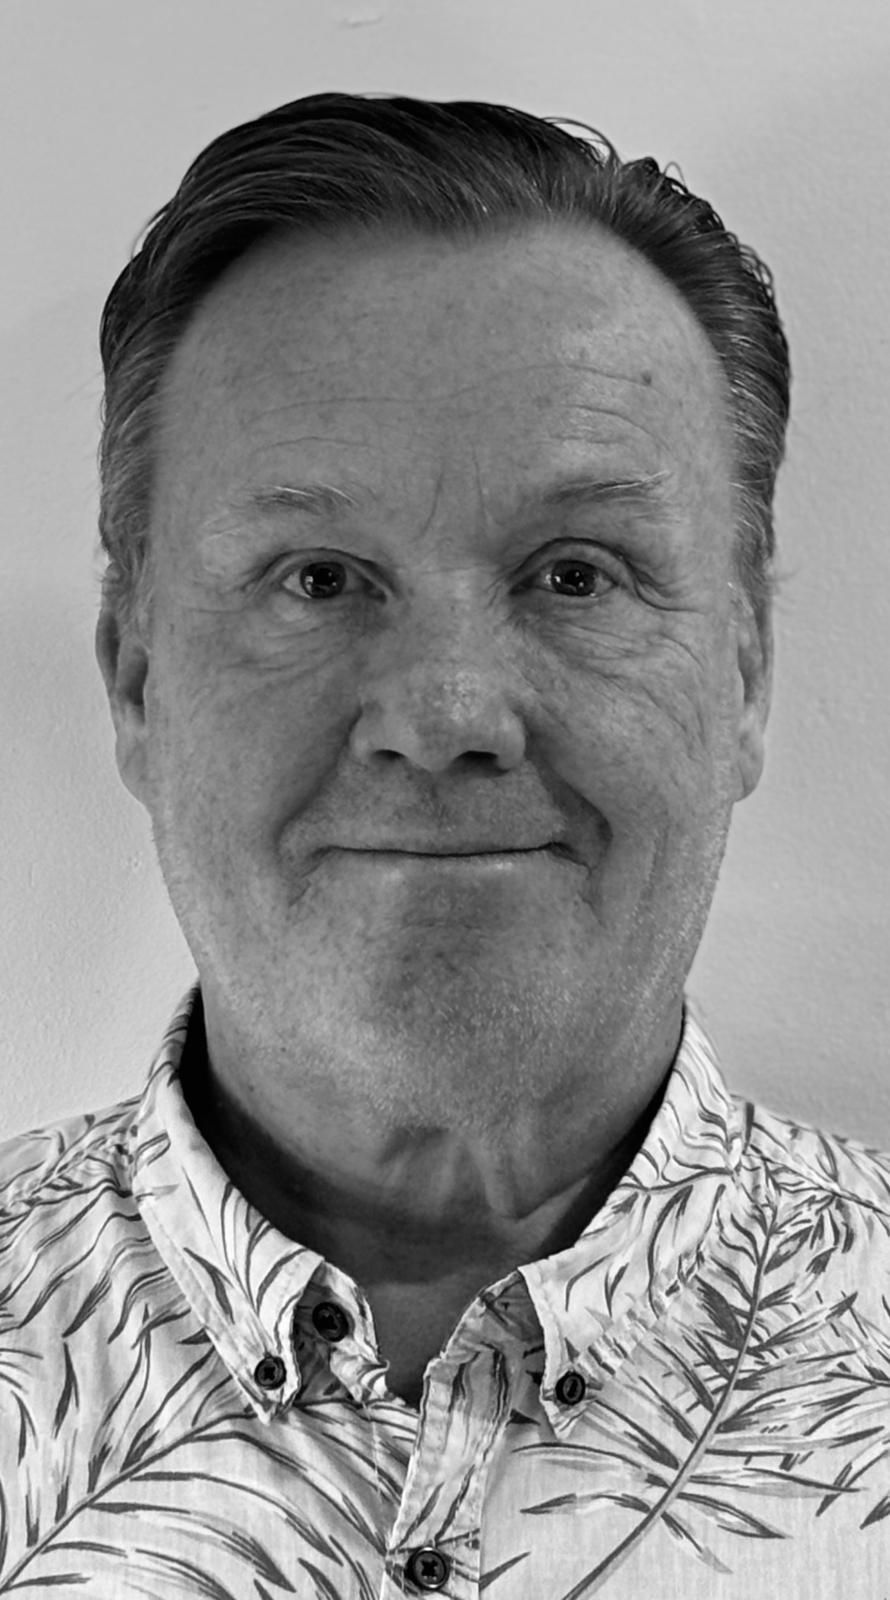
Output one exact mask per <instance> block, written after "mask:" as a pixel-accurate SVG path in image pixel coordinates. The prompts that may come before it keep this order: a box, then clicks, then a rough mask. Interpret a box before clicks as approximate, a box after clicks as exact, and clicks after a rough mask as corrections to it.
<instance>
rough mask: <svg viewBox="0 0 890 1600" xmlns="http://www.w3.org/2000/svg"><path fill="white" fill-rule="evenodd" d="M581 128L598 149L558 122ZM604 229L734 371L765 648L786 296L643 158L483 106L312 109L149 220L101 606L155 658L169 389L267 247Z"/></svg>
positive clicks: (107, 516)
mask: <svg viewBox="0 0 890 1600" xmlns="http://www.w3.org/2000/svg"><path fill="white" fill-rule="evenodd" d="M566 121H568V122H571V123H572V124H573V125H574V126H577V127H582V128H585V129H586V131H587V133H589V134H592V135H593V137H592V138H581V137H579V136H578V135H576V134H572V133H569V132H567V131H564V129H563V128H562V127H558V126H557V125H556V124H557V122H566ZM566 221H569V222H579V221H580V222H581V223H583V222H592V223H598V224H600V225H602V226H605V227H606V228H607V229H610V230H611V231H612V233H613V234H615V235H617V236H618V237H619V238H621V239H623V240H624V241H626V243H628V244H629V245H631V246H632V247H633V248H634V249H636V250H638V251H639V252H640V253H641V255H643V256H645V257H646V258H647V260H649V261H650V262H651V263H652V264H653V265H654V266H655V267H657V269H658V270H659V272H661V273H662V274H663V275H664V277H665V278H667V279H669V280H670V282H671V283H673V284H674V285H675V287H676V288H677V289H678V290H679V291H680V293H681V294H682V295H683V296H684V298H685V300H686V301H687V303H688V304H689V306H690V307H691V309H692V311H693V312H694V314H695V316H696V317H697V318H698V320H699V322H700V324H701V325H702V327H703V328H704V330H705V332H706V334H707V335H708V338H709V339H710V342H711V345H712V346H713V348H714V350H715V351H716V354H717V356H718V357H719V359H720V362H721V365H722V369H723V374H724V378H725V381H726V386H727V389H728V394H729V407H730V420H731V425H732V437H733V440H734V455H735V460H734V476H733V490H734V496H735V513H736V526H735V533H734V543H733V569H734V576H735V577H736V579H737V581H738V584H739V588H740V591H741V594H742V596H744V597H746V598H747V601H748V603H749V604H750V606H751V609H752V611H753V613H754V616H755V619H756V622H757V626H758V628H759V629H760V630H761V633H762V634H763V632H764V629H765V627H766V626H767V625H768V623H769V620H770V617H771V611H772V602H773V597H774V593H775V591H776V588H777V586H778V584H779V582H780V581H781V579H780V578H779V576H778V575H777V574H776V573H775V571H774V566H773V563H774V558H775V533H774V528H773V512H772V505H773V495H774V490H775V482H776V475H777V473H778V470H779V467H780V465H781V463H782V460H783V458H784V454H785V435H786V429H787V424H788V415H789V397H790V382H791V375H790V362H789V354H788V344H787V341H786V338H785V334H784V331H783V329H782V325H781V322H780V320H779V315H778V311H777V308H776V303H775V298H774V292H773V278H772V274H771V273H770V271H769V268H768V267H767V266H766V265H765V264H764V263H763V262H762V261H761V259H760V258H759V256H757V255H756V254H755V252H754V251H753V250H752V249H750V247H748V246H745V245H740V243H739V241H738V239H737V238H736V236H735V235H734V234H732V233H729V232H727V230H726V228H725V227H724V226H723V223H722V221H721V219H720V217H719V216H717V214H716V212H715V211H714V210H713V209H712V207H711V206H710V205H709V204H708V202H707V201H705V200H701V199H699V198H698V197H697V196H696V195H694V194H692V193H691V192H690V191H689V189H687V188H686V186H685V184H684V183H683V182H681V181H680V180H679V179H677V178H672V177H668V175H667V173H666V172H662V170H661V168H660V167H659V165H658V162H657V161H655V160H654V158H653V157H651V156H647V157H645V158H643V159H641V160H636V161H630V162H622V161H621V160H620V159H619V157H618V155H617V153H616V151H615V149H614V147H613V146H612V145H611V144H610V142H609V141H608V140H607V139H606V138H605V137H604V136H603V135H602V134H600V133H598V132H597V131H596V130H595V129H592V128H589V127H588V126H587V124H585V123H576V122H575V120H574V119H573V118H568V119H566V118H560V119H557V118H540V117H536V116H533V115H531V114H530V113H528V112H525V111H517V110H515V109H514V108H512V107H510V106H502V105H488V104H485V103H483V102H479V101H472V100H453V101H447V102H434V101H428V100H416V99H408V98H406V97H404V96H389V95H376V94H370V95H354V94H336V93H334V94H314V95H306V96H305V97H304V98H303V99H301V100H294V101H292V102H291V103H290V104H289V105H284V106H279V107H278V108H277V109H276V110H273V111H269V112H267V113H266V114H265V115H263V116H260V117H257V118H255V119H254V120H253V121H252V122H247V123H244V124H242V125H241V126H240V127H237V128H234V129H231V130H230V131H229V132H227V133H224V134H222V135H221V136H220V137H219V138H217V139H214V140H213V142H212V143H211V144H209V145H208V146H207V148H206V149H205V150H203V151H202V152H201V154H200V155H199V156H198V157H197V158H196V160H195V161H193V162H192V165H191V166H190V167H189V169H188V171H187V172H186V174H185V177H184V178H183V180H182V182H181V183H180V185H179V188H178V189H177V191H176V193H175V195H174V196H173V198H172V200H170V201H169V202H168V203H167V204H166V205H165V206H163V207H162V208H161V210H160V211H158V212H157V213H156V214H155V216H154V217H153V218H152V219H151V221H150V222H149V224H148V225H147V227H146V230H145V231H144V234H143V236H142V242H141V245H140V246H139V248H138V249H135V250H134V252H133V255H132V256H131V259H130V261H129V262H128V264H127V266H126V267H125V268H124V270H123V271H122V272H121V274H120V276H119V277H118V279H117V281H116V282H115V284H114V287H113V288H112V290H111V293H110V294H109V296H108V299H107V301H106V303H105V307H104V310H103V313H102V321H101V329H100V346H101V352H102V363H103V367H104V372H105V396H104V401H103V407H102V441H101V446H100V452H99V468H100V479H101V484H100V506H99V539H100V545H101V549H102V550H104V552H105V555H106V556H107V558H108V564H107V567H106V570H105V573H104V576H103V581H102V589H103V599H104V601H105V603H106V604H107V605H109V606H110V608H111V610H112V612H113V613H114V615H115V616H116V618H117V622H118V626H119V627H120V628H121V629H122V630H123V629H127V628H130V627H132V628H134V629H135V631H136V632H137V634H138V635H139V636H140V637H142V638H143V639H145V640H147V639H148V638H149V636H150V634H151V624H152V618H153V600H154V588H155V584H154V579H155V574H154V563H153V549H152V544H151V541H150V538H149V525H150V520H151V499H152V478H153V439H154V436H155V428H156V422H157V410H158V396H159V391H160V387H161V381H162V379H163V376H164V373H165V371H166V368H167V365H168V362H169V360H170V357H171V354H172V352H173V349H174V347H175V345H176V343H177V341H178V340H179V339H180V337H181V335H182V333H183V331H184V329H185V327H186V324H187V323H188V322H189V320H190V318H191V317H192V315H193V313H194V312H195V310H196V308H197V306H198V305H199V303H200V301H201V299H202V297H203V296H204V295H205V294H206V292H207V291H208V290H209V288H210V286H211V285H212V284H213V283H214V282H215V281H216V280H217V279H218V278H219V277H220V276H221V274H222V273H223V272H224V271H225V269H226V268H227V267H228V266H229V265H230V264H231V263H232V262H233V261H235V260H236V259H237V258H238V257H239V256H240V255H242V254H243V253H244V252H245V251H246V250H247V249H248V248H249V247H250V246H251V245H253V244H255V243H256V242H257V241H258V240H259V239H261V238H262V237H263V236H264V235H267V234H271V233H273V231H274V232H276V233H277V232H280V231H281V230H283V229H290V230H294V229H299V228H300V227H302V228H305V229H306V230H307V231H311V232H312V233H313V234H315V235H318V233H319V232H320V231H327V232H330V233H331V234H335V233H336V232H338V231H339V232H341V233H342V232H343V231H349V230H353V229H354V230H359V229H367V230H369V231H372V230H374V229H381V228H382V229H385V228H387V227H390V228H393V229H396V228H401V229H404V228H408V229H413V230H414V231H415V232H416V233H418V234H423V235H427V236H432V235H444V236H449V237H452V238H471V239H473V238H483V237H485V236H487V235H491V234H494V233H497V232H503V231H504V230H505V228H506V227H508V226H510V225H513V226H519V225H521V224H522V223H523V222H525V223H529V224H531V223H536V222H537V223H539V222H552V223H560V222H566Z"/></svg>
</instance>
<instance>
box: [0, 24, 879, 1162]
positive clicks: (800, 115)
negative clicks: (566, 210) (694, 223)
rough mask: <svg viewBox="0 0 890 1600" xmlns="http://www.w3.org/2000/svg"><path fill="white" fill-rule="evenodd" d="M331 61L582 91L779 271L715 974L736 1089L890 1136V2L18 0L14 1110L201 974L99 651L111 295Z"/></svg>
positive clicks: (717, 1010)
mask: <svg viewBox="0 0 890 1600" xmlns="http://www.w3.org/2000/svg"><path fill="white" fill-rule="evenodd" d="M329 89H340V90H350V91H354V92H365V91H385V92H394V93H400V94H408V95H416V96H420V97H424V98H430V99H441V100H456V99H483V100H490V101H500V102H506V103H510V104H513V105H516V106H519V107H522V108H524V109H526V110H529V111H532V112H535V113H537V114H539V115H542V116H553V117H558V118H570V117H575V118H578V119H580V120H581V121H584V122H587V123H589V124H592V125H593V126H594V127H597V128H600V129H602V131H603V132H605V133H606V134H607V135H608V136H609V137H610V138H611V139H612V141H613V142H614V143H615V144H616V145H617V147H618V149H619V152H620V154H621V155H622V156H623V157H625V158H632V157H637V156H642V155H650V154H651V155H655V156H656V157H657V158H658V160H659V161H660V162H662V163H664V162H668V161H673V162H676V163H677V165H678V167H679V169H680V172H681V173H682V176H683V178H684V180H685V181H686V182H687V183H688V184H689V186H690V187H691V188H692V189H693V190H695V191H697V192H698V193H701V194H703V195H705V196H707V197H708V199H710V201H711V202H712V203H713V204H714V205H715V206H716V208H717V210H718V212H719V213H720V214H721V216H722V217H723V219H724V221H725V223H726V225H727V226H728V227H729V228H730V229H731V230H732V231H733V232H735V233H737V234H738V235H739V237H740V238H741V239H742V240H743V241H744V242H746V243H749V244H751V245H753V247H754V248H755V249H756V250H757V251H758V253H759V254H761V255H762V256H763V257H764V258H765V260H766V261H767V263H768V264H769V265H770V267H771V268H772V270H773V272H774V274H775V280H776V290H777V296H778V302H779V308H780V312H781V314H782V316H783V320H784V323H785V327H786V331H787V333H788V337H789V340H790V345H791V354H792V366H793V390H792V421H791V426H790V432H789V441H788V458H787V461H786V464H785V466H784V468H783V470H782V474H781V476H780V484H779V490H778V495H777V502H776V524H777V533H778V543H779V553H780V562H781V565H782V567H783V568H784V569H790V571H791V573H792V574H793V575H792V576H791V577H790V579H789V580H788V581H787V582H786V585H785V587H784V590H783V592H782V594H781V597H780V600H779V602H778V605H777V609H776V613H775V631H776V678H775V689H774V697H773V707H772V714H771V718H770V724H769V730H768V738H767V760H766V768H765V772H764V776H763V778H762V779H761V783H760V786H759V788H758V789H757V790H756V791H755V792H754V794H753V795H752V796H751V797H750V798H749V799H748V800H747V801H745V802H744V803H742V804H740V805H738V806H737V807H736V811H735V816H734V822H733V830H732V833H731V835H730V843H729V849H728V853H727V856H726V860H725V863H724V867H723V872H722V876H721V880H720V884H719V886H718V889H717V895H716V899H715V902H714V906H713V909H712V912H711V917H710V921H709V923H708V927H707V931H706V934H705V938H704V941H703V944H702V946H701V949H700V951H699V954H698V956H697V958H696V961H695V964H694V966H693V969H692V972H691V974H690V979H689V984H688V989H689V992H690V993H691V994H692V995H693V996H694V998H696V999H697V1000H698V1002H699V1005H700V1007H701V1009H702V1011H703V1013H704V1016H705V1020H706V1022H707V1024H708V1026H709V1028H710V1029H711V1031H712V1033H713V1036H714V1038H715V1041H716V1043H717V1045H718V1048H719V1050H720V1053H721V1058H722V1062H723V1067H724V1071H725V1074H726V1076H727V1079H728V1081H729V1083H730V1086H731V1087H732V1088H734V1089H736V1090H738V1091H739V1092H743V1093H746V1094H748V1095H750V1096H751V1097H752V1098H754V1099H757V1100H760V1101H761V1102H763V1103H765V1104H767V1105H770V1106H772V1107H773V1108H775V1109H776V1110H779V1111H782V1112H785V1113H787V1114H791V1115H794V1116H796V1117H798V1118H799V1119H801V1120H804V1121H808V1122H815V1123H817V1124H819V1125H821V1126H822V1127H823V1128H826V1129H828V1130H830V1131H836V1132H840V1133H847V1134H850V1135H852V1136H854V1137H858V1138H861V1139H864V1140H866V1142H868V1143H871V1144H874V1145H879V1146H881V1147H883V1148H885V1149H890V1086H888V1078H890V1047H888V1026H890V1003H888V973H890V911H888V876H890V868H888V863H890V815H888V813H890V806H888V794H890V738H888V727H887V722H888V719H887V702H888V683H890V671H888V669H890V537H888V527H887V521H888V519H887V510H886V506H887V498H888V495H887V478H888V463H890V446H888V433H890V382H888V366H890V309H888V263H890V200H888V193H890V187H888V176H887V154H888V133H890V113H888V105H890V8H888V7H887V5H886V0H872V3H869V0H844V4H843V5H840V4H838V0H746V3H745V4H744V5H740V4H738V3H737V0H732V3H722V0H685V3H683V0H621V4H620V5H616V4H614V3H612V0H610V3H609V4H600V3H598V0H546V3H541V0H413V3H412V0H390V3H380V4H370V3H360V0H356V3H353V4H350V3H348V0H339V3H335V0H277V3H272V0H266V3H262V0H251V3H249V4H248V3H243V4H240V5H236V4H226V3H223V0H152V3H151V4H150V5H146V4H144V0H136V3H134V0H0V141H2V143H0V149H2V163H0V166H2V173H0V227H2V250H0V275H2V285H0V286H2V293H0V463H2V510H0V517H2V523H0V737H2V753H3V755H2V782H0V827H2V840H3V852H2V883H0V887H2V913H0V974H2V976H0V1085H2V1106H3V1116H2V1129H0V1136H2V1137H8V1136H9V1135H11V1134H13V1133H15V1132H18V1131H20V1130H24V1129H26V1128H30V1127H32V1126H35V1125H37V1124H40V1123H44V1122H48V1121H52V1120H55V1119H56V1118H57V1117H60V1116H62V1115H67V1114H69V1113H71V1112H74V1111H80V1110H86V1109H92V1108H98V1107H99V1106H102V1105H105V1104H107V1103H109V1102H111V1101H113V1100H116V1099H118V1098H121V1097H122V1096H125V1095H130V1094H134V1093H137V1092H138V1091H139V1090H140V1089H141V1087H142V1084H143V1082H144V1078H145V1074H146V1071H147V1068H148V1065H149V1062H150V1059H151V1056H152V1055H153V1053H154V1051H155V1049H156V1047H157V1045H158V1044H159V1042H160V1039H161V1036H162V1034H163V1031H164V1028H165V1027H166V1024H167V1021H168V1019H169V1014H170V1012H171V1010H172V1007H173V1006H174V1005H175V1004H176V1002H177V1001H178V999H179V998H180V996H181V995H182V993H183V992H184V990H185V989H186V987H187V986H188V984H189V983H190V982H191V981H192V980H193V978H194V975H195V970H194V965H193V962H192V959H191V956H190V953H189V951H188V948H187V946H186V944H185V941H184V939H183V937H182V935H181V933H180V931H179V928H178V925H177V923H176V921H175V919H174V916H173V912H172V910H171V908H170V906H169V902H168V900H167V898H166V892H165V890H164V886H163V882H162V880H161V876H160V872H159V869H158V866H157V863H156V860H155V855H154V848H153V843H152V838H151V831H150V825H149V821H148V818H147V816H146V814H145V812H144V811H143V810H142V808H141V807H140V806H139V805H138V804H137V803H136V802H135V801H134V800H133V799H132V798H131V797H130V795H129V793H128V792H127V791H126V790H125V789H124V787H123V785H122V783H121V781H120V779H119V776H118V773H117V769H116V766H115V763H114V748H113V736H112V724H111V718H110V715H109V711H108V707H107V701H106V699H105V692H104V687H103V684H102V680H101V677H100V674H99V670H98V667H97V665H96V662H95V658H94V654H93V632H94V628H95V621H96V615H97V609H98V597H99V582H100V574H101V570H102V562H101V561H100V560H99V558H98V556H97V554H96V507H97V474H96V459H95V457H96V447H97V443H98V426H99V425H98V413H99V403H100V398H101V367H100V361H99V354H98V345H97V327H98V320H99V315H100V312H101V308H102V304H103V301H104V299H105V296H106V294H107V292H108V290H109V289H110V287H111V284H112V282H113V280H114V278H115V277H116V276H117V273H118V272H119V271H120V269H121V267H122V266H123V265H124V262H125V260H126V258H127V256H128V254H129V251H130V248H131V246H132V244H133V242H134V240H135V238H136V237H137V235H138V234H139V232H140V231H141V229H142V227H143V226H144V224H145V223H146V221H147V220H148V218H149V216H150V215H151V214H152V213H153V212H154V211H155V210H156V209H157V208H158V207H159V206H160V205H162V204H163V203H164V202H165V201H166V200H167V199H168V198H169V196H170V195H171V194H172V192H173V190H174V188H175V187H176V185H177V183H178V182H179V179H180V177H181V175H182V173H183V172H184V170H185V167H186V166H187V165H188V163H189V162H190V161H191V160H192V158H193V157H194V156H195V155H196V154H197V152H198V151H199V150H200V149H201V148H202V147H203V146H204V145H205V144H206V143H207V142H208V141H209V140H210V139H211V138H213V137H214V136H215V135H216V134H218V133H220V132H222V131H223V130H224V129H225V128H227V127H230V126H233V125H234V124H236V123H238V122H241V121H244V120H246V119H248V118H250V117H252V116H255V115H256V114H258V113H259V112H262V111H265V110H267V109H268V108H270V107H271V106H274V105H276V104H279V103H281V102H283V101H286V100H291V99H295V98H297V97H298V96H301V95H304V94H308V93H314V92H318V91H320V90H329Z"/></svg>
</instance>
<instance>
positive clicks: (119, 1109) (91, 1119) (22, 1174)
mask: <svg viewBox="0 0 890 1600" xmlns="http://www.w3.org/2000/svg"><path fill="white" fill-rule="evenodd" d="M138 1106H139V1096H138V1095H135V1096H133V1097H132V1098H131V1099H127V1100H120V1101H117V1102H116V1103H115V1104H113V1105H109V1106H105V1107H103V1108H102V1109H101V1110H97V1111H84V1112H80V1113H78V1114H76V1115H74V1116H68V1117H63V1118H59V1119H58V1120H55V1121H52V1122H48V1123H46V1124H44V1125H43V1126H41V1127H38V1128H32V1129H29V1130H28V1131H27V1132H25V1133H19V1134H15V1135H14V1136H12V1137H11V1138H8V1139H6V1140H4V1141H3V1142H2V1143H0V1219H7V1220H8V1219H9V1218H10V1217H11V1216H13V1215H20V1214H21V1213H22V1211H23V1210H28V1209H30V1208H31V1207H32V1206H33V1205H34V1204H36V1203H37V1202H38V1201H39V1200H40V1198H41V1196H44V1195H46V1194H47V1192H51V1191H53V1190H55V1191H57V1192H58V1193H59V1194H60V1195H61V1194H64V1195H67V1196H69V1197H70V1196H71V1195H72V1194H73V1193H74V1192H75V1191H76V1190H78V1189H79V1188H82V1187H86V1186H95V1185H96V1183H97V1182H99V1183H101V1181H102V1179H103V1174H104V1176H105V1178H106V1181H119V1175H120V1173H121V1172H122V1170H123V1167H124V1163H125V1162H126V1160H127V1153H128V1141H129V1137H130V1131H131V1127H132V1123H133V1120H134V1117H135V1114H136V1111H137V1109H138Z"/></svg>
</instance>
